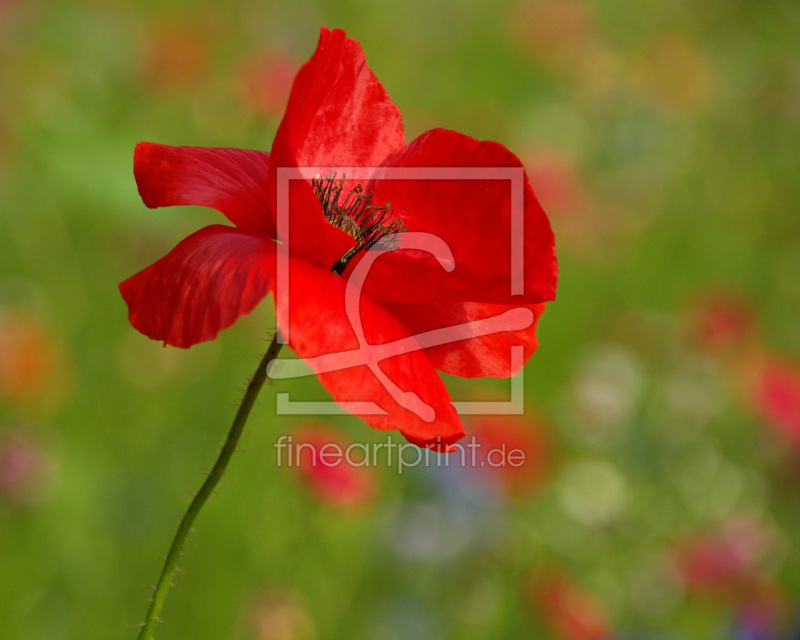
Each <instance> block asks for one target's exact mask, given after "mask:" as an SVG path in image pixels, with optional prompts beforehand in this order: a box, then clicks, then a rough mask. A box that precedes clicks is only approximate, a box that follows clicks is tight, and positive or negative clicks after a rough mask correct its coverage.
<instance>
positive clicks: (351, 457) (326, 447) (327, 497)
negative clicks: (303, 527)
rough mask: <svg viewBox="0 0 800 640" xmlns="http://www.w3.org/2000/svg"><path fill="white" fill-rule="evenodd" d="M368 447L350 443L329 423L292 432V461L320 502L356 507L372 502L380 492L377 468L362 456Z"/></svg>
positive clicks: (290, 454)
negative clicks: (328, 425)
mask: <svg viewBox="0 0 800 640" xmlns="http://www.w3.org/2000/svg"><path fill="white" fill-rule="evenodd" d="M365 449H366V448H365V447H360V446H355V447H354V446H351V443H348V442H346V441H345V440H344V439H343V438H342V437H341V436H340V435H339V434H338V433H337V432H336V431H334V430H333V429H331V428H329V427H327V426H326V425H322V424H313V425H308V426H305V427H303V428H301V429H299V430H297V431H295V432H294V433H293V436H292V442H291V444H290V445H289V449H288V455H289V456H290V459H289V464H290V465H291V466H294V467H295V468H296V469H297V470H298V472H299V474H300V477H301V478H302V480H303V481H304V483H305V485H306V487H307V488H308V490H309V491H310V492H311V493H312V494H313V495H314V496H315V497H316V498H317V499H319V500H320V501H321V502H323V503H324V504H327V505H329V506H332V507H336V508H340V509H353V508H358V507H363V506H366V505H368V504H370V503H371V502H372V501H373V500H374V498H375V497H376V495H377V493H378V479H377V477H376V475H375V472H374V469H372V468H370V467H369V466H368V464H369V462H370V461H369V460H362V459H361V454H362V453H363V452H364V451H365Z"/></svg>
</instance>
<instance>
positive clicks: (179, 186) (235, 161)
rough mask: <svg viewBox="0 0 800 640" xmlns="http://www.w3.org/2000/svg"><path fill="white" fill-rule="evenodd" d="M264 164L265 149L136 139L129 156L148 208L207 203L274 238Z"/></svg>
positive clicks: (244, 227) (248, 228)
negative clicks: (198, 145) (178, 144)
mask: <svg viewBox="0 0 800 640" xmlns="http://www.w3.org/2000/svg"><path fill="white" fill-rule="evenodd" d="M268 168H269V154H268V153H263V152H261V151H249V150H246V149H206V148H202V147H169V146H167V145H163V144H154V143H152V142H140V143H139V144H138V145H136V151H135V152H134V156H133V173H134V175H135V176H136V184H137V185H138V187H139V194H140V195H141V196H142V200H143V201H144V203H145V204H146V205H147V206H148V207H150V208H151V209H153V208H155V207H169V206H173V205H186V204H189V205H199V206H202V207H211V208H212V209H217V210H218V211H221V212H222V213H224V214H225V216H226V217H227V218H228V220H230V221H231V222H232V223H233V224H235V225H236V226H237V227H238V228H239V229H241V230H242V231H246V232H248V233H252V234H255V235H265V236H268V237H275V222H274V220H273V216H272V212H271V209H270V199H269V192H268V189H267V173H268Z"/></svg>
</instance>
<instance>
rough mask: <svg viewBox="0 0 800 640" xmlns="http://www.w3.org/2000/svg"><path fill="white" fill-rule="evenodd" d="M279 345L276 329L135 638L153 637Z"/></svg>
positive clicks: (184, 522) (186, 518)
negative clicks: (181, 562)
mask: <svg viewBox="0 0 800 640" xmlns="http://www.w3.org/2000/svg"><path fill="white" fill-rule="evenodd" d="M282 346H283V345H282V344H281V343H279V342H278V334H277V333H276V334H275V337H274V338H272V342H271V343H270V345H269V348H268V349H267V352H266V353H265V354H264V357H263V358H262V359H261V362H260V363H259V365H258V369H256V372H255V374H253V377H252V378H251V380H250V383H249V384H248V385H247V391H245V393H244V398H242V403H241V404H240V405H239V410H238V411H237V412H236V417H235V418H234V419H233V424H232V425H231V428H230V431H229V432H228V438H227V439H226V440H225V444H224V445H223V446H222V451H220V454H219V457H218V458H217V462H216V463H215V464H214V468H213V469H211V473H209V474H208V477H207V478H206V481H205V482H204V483H203V486H202V487H200V491H198V492H197V494H196V495H195V497H194V499H193V500H192V503H191V504H190V505H189V509H188V510H187V511H186V514H185V515H184V516H183V518H182V519H181V524H180V526H179V527H178V531H177V532H176V533H175V537H174V538H173V539H172V546H171V547H170V548H169V553H168V554H167V557H166V559H165V560H164V568H163V569H162V570H161V576H160V577H159V579H158V584H156V586H155V593H154V594H153V599H152V600H151V602H150V608H149V609H148V610H147V616H146V617H145V620H144V623H143V624H142V628H141V630H140V631H139V635H138V636H137V638H138V640H153V634H154V633H155V626H156V623H157V622H160V620H159V617H158V615H159V613H161V607H163V606H164V601H165V600H166V599H167V593H168V592H169V588H170V586H171V585H172V577H173V576H174V575H175V571H176V570H177V568H178V558H179V557H180V555H181V550H182V549H183V545H184V543H185V542H186V537H187V536H188V535H189V531H191V529H192V524H193V523H194V521H195V519H196V518H197V514H198V513H200V509H202V508H203V505H204V504H205V503H206V500H208V498H209V496H210V495H211V494H212V493H213V491H214V488H215V487H216V486H217V483H218V482H219V481H220V478H222V474H223V473H225V469H226V468H227V467H228V462H230V459H231V456H232V455H233V453H234V451H236V445H237V443H238V442H239V437H240V436H241V435H242V431H243V430H244V425H245V423H246V422H247V418H248V416H249V415H250V410H251V409H252V408H253V404H255V401H256V398H257V397H258V392H259V391H260V390H261V387H262V386H263V385H264V382H265V381H266V380H267V378H268V377H269V376H268V375H267V365H268V364H269V363H270V361H271V360H273V359H274V358H276V357H277V356H278V353H279V352H280V350H281V347H282Z"/></svg>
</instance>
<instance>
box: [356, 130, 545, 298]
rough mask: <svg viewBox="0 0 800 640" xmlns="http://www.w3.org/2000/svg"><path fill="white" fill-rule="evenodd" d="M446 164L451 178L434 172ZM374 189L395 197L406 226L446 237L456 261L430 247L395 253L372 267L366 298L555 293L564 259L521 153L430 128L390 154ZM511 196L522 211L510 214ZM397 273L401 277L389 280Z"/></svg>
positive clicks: (383, 197) (378, 195)
mask: <svg viewBox="0 0 800 640" xmlns="http://www.w3.org/2000/svg"><path fill="white" fill-rule="evenodd" d="M398 168H399V169H401V170H402V171H403V172H404V174H405V175H402V176H399V177H402V178H403V179H397V177H398V173H397V172H396V171H395V174H394V175H395V178H392V171H393V170H395V169H398ZM431 169H433V171H432V170H431ZM443 169H444V171H446V172H447V175H441V173H434V172H441V171H442V170H443ZM368 188H369V189H374V200H375V202H379V203H383V202H390V203H391V206H392V208H393V210H394V213H395V217H396V218H399V219H400V220H402V222H403V224H404V225H405V226H406V227H407V228H408V230H409V231H414V232H423V233H427V234H432V236H434V237H436V238H438V239H440V241H442V240H443V241H444V242H445V243H446V245H447V246H448V247H449V250H450V252H451V253H452V259H453V262H454V265H455V266H454V269H452V271H451V272H446V271H445V270H444V269H443V268H442V266H441V265H440V264H439V263H438V262H437V260H436V259H435V258H434V257H432V256H431V255H426V254H425V253H424V252H419V251H417V252H408V251H404V250H402V249H401V250H398V251H393V252H391V253H389V254H387V255H386V256H385V257H382V258H381V259H380V260H378V261H377V262H376V264H375V265H374V267H373V268H372V273H371V275H370V278H369V279H368V280H367V285H366V291H367V292H368V293H369V294H370V295H373V296H374V297H376V298H378V299H381V300H394V301H403V302H420V301H427V302H430V303H433V302H436V301H440V300H443V299H450V300H474V301H480V302H492V303H495V304H511V305H514V304H517V305H519V304H535V303H539V302H546V301H548V300H553V299H554V298H555V291H556V281H557V277H558V265H557V262H556V257H555V241H554V238H553V232H552V230H551V228H550V223H549V221H548V219H547V216H546V215H545V213H544V211H543V210H542V207H541V206H540V204H539V202H538V201H537V199H536V195H535V194H534V192H533V189H532V187H531V185H530V182H529V181H528V179H527V177H526V176H525V174H524V171H523V169H522V164H521V163H520V161H519V159H518V158H517V157H516V156H514V155H513V154H512V153H511V152H510V151H508V150H507V149H506V148H505V147H503V146H502V145H500V144H497V143H495V142H479V141H478V140H475V139H473V138H470V137H468V136H465V135H462V134H460V133H456V132H454V131H447V130H444V129H434V130H432V131H428V132H427V133H425V134H423V135H421V136H420V137H419V138H417V139H416V140H414V141H413V142H412V143H410V144H409V145H408V146H406V147H405V148H403V149H402V150H401V151H399V152H398V153H396V154H394V155H393V156H392V157H391V158H389V159H388V160H387V163H386V171H385V172H378V173H377V174H376V179H375V180H374V181H373V182H372V183H370V185H369V186H368ZM516 189H520V190H521V191H516ZM512 191H513V193H512ZM515 202H516V203H519V205H520V208H519V210H518V211H517V210H515V211H514V212H513V215H512V206H514V203H515ZM520 237H521V239H520ZM401 242H402V239H401ZM517 243H518V244H517ZM401 247H402V245H401ZM515 249H516V253H514V254H513V255H512V251H514V250H515ZM512 263H513V264H512ZM397 273H403V274H404V277H403V278H402V279H400V278H396V277H392V274H397Z"/></svg>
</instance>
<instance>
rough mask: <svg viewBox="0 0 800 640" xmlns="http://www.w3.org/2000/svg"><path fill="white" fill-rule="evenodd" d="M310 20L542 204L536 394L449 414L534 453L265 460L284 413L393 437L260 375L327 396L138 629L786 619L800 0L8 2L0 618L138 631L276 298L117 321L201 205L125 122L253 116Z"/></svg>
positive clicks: (766, 633)
mask: <svg viewBox="0 0 800 640" xmlns="http://www.w3.org/2000/svg"><path fill="white" fill-rule="evenodd" d="M323 24H324V25H327V26H329V27H341V28H344V29H346V30H347V31H348V34H349V35H351V36H353V37H356V38H357V39H359V40H360V42H361V44H362V46H363V48H364V50H365V51H366V53H367V57H368V61H369V63H370V65H371V67H372V68H373V70H374V71H375V72H376V74H377V75H378V77H379V78H380V79H381V80H382V82H383V83H384V85H385V86H386V88H387V90H388V92H389V94H390V96H391V97H392V98H393V99H394V101H395V102H396V103H397V104H398V106H399V107H400V109H401V110H402V112H403V115H404V118H405V123H406V132H407V139H408V140H411V139H413V138H414V137H416V136H417V135H419V134H420V133H422V132H423V131H425V130H426V129H428V128H431V127H434V126H443V127H447V128H451V129H456V130H459V131H461V132H463V133H466V134H468V135H471V136H474V137H476V138H481V139H492V140H497V141H499V142H501V143H502V144H504V145H506V146H507V147H509V148H510V149H511V150H512V151H514V152H515V153H517V154H518V155H519V156H520V157H521V158H522V159H523V161H524V162H525V164H526V167H527V168H528V172H529V174H530V175H531V177H532V181H533V184H534V188H535V189H536V190H537V193H538V194H539V196H540V199H541V200H542V202H543V204H544V207H545V209H546V210H547V211H548V213H549V214H550V216H551V220H552V223H553V226H554V229H555V232H556V238H557V242H558V251H559V258H560V263H561V280H560V288H559V297H558V300H557V302H555V303H554V304H551V305H550V306H549V308H548V311H547V312H546V314H545V316H544V318H543V320H542V323H541V325H540V332H539V334H540V339H541V347H540V350H539V352H538V353H537V354H536V355H535V357H534V358H533V359H532V361H531V362H530V364H529V365H528V367H527V368H526V371H525V376H524V388H525V399H526V415H525V416H523V417H519V418H517V419H516V420H511V421H507V420H495V421H493V420H491V419H486V420H481V421H471V422H470V423H469V424H468V430H470V433H473V429H474V432H475V433H479V434H483V437H485V438H487V441H492V442H495V443H497V442H501V443H510V442H513V443H515V446H518V447H519V448H521V449H523V450H524V451H525V452H526V455H527V461H526V465H527V467H525V468H524V470H523V471H521V472H519V473H517V474H516V475H515V474H512V473H509V474H507V475H501V476H490V475H489V474H487V473H486V471H485V470H482V469H471V468H463V467H459V466H458V465H454V466H453V467H452V468H448V469H442V468H440V467H437V464H436V463H435V460H433V459H432V460H431V461H429V464H428V465H427V466H425V465H420V466H418V467H415V468H413V469H407V470H406V471H405V472H404V473H403V474H402V475H401V474H398V473H397V470H396V468H394V467H392V466H390V465H379V466H378V467H370V468H363V467H359V468H355V469H343V470H342V474H341V477H338V476H337V478H335V479H334V482H333V484H331V481H330V479H327V480H326V479H325V478H319V477H317V476H315V475H314V474H313V473H307V472H306V473H304V472H301V471H299V470H298V469H296V468H292V469H287V468H285V467H280V468H279V467H278V466H277V465H276V459H275V448H274V444H275V442H276V441H277V439H278V437H279V436H280V435H284V434H295V435H297V437H298V438H299V437H301V435H302V434H304V433H305V434H309V433H311V434H312V435H313V434H315V433H316V434H317V435H319V433H320V430H328V431H325V432H324V433H327V434H328V436H326V437H329V438H331V439H333V440H336V439H341V441H342V442H345V443H346V442H361V443H365V442H367V443H370V442H371V443H378V442H382V441H383V440H382V434H379V433H376V432H373V431H372V430H370V429H369V428H368V427H366V426H365V425H364V424H363V423H362V422H360V421H358V420H356V419H353V418H347V417H336V418H332V419H330V420H326V421H325V422H324V423H321V421H320V419H319V418H308V417H303V416H279V417H276V416H275V399H274V396H275V392H289V393H291V394H293V395H292V397H293V398H309V399H324V394H323V392H322V391H321V390H320V388H319V387H318V385H317V384H316V382H314V381H296V382H295V381H285V382H284V381H281V382H280V383H279V384H278V385H277V386H276V387H275V389H270V388H267V389H265V391H264V392H263V393H262V399H261V403H260V407H259V408H258V410H257V413H256V414H255V415H254V417H253V419H251V421H250V424H249V426H248V429H247V434H246V436H245V438H244V441H243V444H242V447H241V448H242V451H241V452H240V453H239V454H237V456H236V457H235V458H234V461H233V464H232V467H231V469H230V471H229V473H228V475H227V476H226V478H225V480H224V481H223V484H222V486H221V487H220V490H219V492H218V496H217V497H216V498H215V499H213V500H212V501H211V503H210V504H209V506H208V507H207V508H206V510H205V511H204V512H203V513H202V514H201V516H200V519H199V521H198V523H197V529H198V532H197V534H196V535H195V536H194V537H193V540H194V542H195V544H194V545H189V548H188V557H187V558H185V560H184V562H183V563H182V568H183V569H184V570H185V574H181V575H179V576H178V579H177V584H178V587H179V588H180V591H178V590H174V591H173V592H172V593H171V595H170V598H169V600H168V601H167V604H166V607H165V609H164V611H163V618H165V620H166V622H167V624H165V625H164V626H163V627H161V629H160V634H159V635H158V638H159V640H161V639H163V640H168V639H170V638H173V639H178V638H192V639H194V640H201V639H205V638H236V639H240V640H244V639H247V640H308V639H312V638H318V639H320V640H322V639H331V640H332V639H335V638H347V639H348V640H350V639H353V638H357V639H359V638H364V639H377V640H405V639H412V638H413V639H415V640H420V639H422V640H426V639H447V638H459V639H464V638H466V639H471V638H474V639H476V640H477V639H483V638H507V639H511V638H520V637H532V638H555V639H562V640H583V639H586V640H601V639H603V638H629V639H633V638H641V639H643V638H659V639H684V638H686V639H706V638H708V639H712V638H713V639H716V638H740V639H742V640H744V639H748V640H752V639H758V640H766V639H772V638H780V639H784V638H785V639H787V640H788V639H792V638H797V637H798V633H800V631H798V629H800V617H798V604H799V603H800V552H799V551H798V547H797V545H796V542H797V537H798V533H799V532H800V495H799V494H798V487H800V364H799V363H800V330H798V319H800V180H799V179H798V170H800V161H799V154H798V149H800V55H799V54H800V45H799V44H798V42H800V40H799V39H798V33H800V5H798V4H797V3H796V2H793V1H790V0H778V1H776V2H768V3H767V2H765V3H761V2H748V1H745V0H739V1H736V0H727V1H725V0H700V1H699V2H686V1H682V2H680V1H679V2H652V1H645V2H634V1H633V0H608V1H605V2H599V1H595V2H593V1H591V0H564V1H559V2H553V1H547V0H534V1H525V0H499V1H496V2H492V3H483V2H478V1H477V0H475V1H469V0H460V1H459V2H455V1H453V0H446V1H443V2H430V1H423V0H408V1H406V2H404V3H379V2H377V1H372V2H370V1H368V0H360V1H359V0H341V1H334V0H319V1H318V2H306V1H302V2H289V1H277V0H276V1H269V0H261V1H257V2H256V1H244V0H239V1H234V2H228V3H221V2H190V1H189V0H167V1H163V0H162V1H159V2H155V1H149V2H139V3H135V4H134V3H132V2H114V1H112V0H93V1H92V0H86V1H84V2H77V1H76V2H56V1H47V0H26V1H23V0H0V207H2V208H1V209H0V636H1V637H3V638H10V639H24V640H61V639H78V638H80V639H81V640H91V639H94V638H97V639H100V638H103V639H108V638H133V637H135V630H134V626H135V625H136V623H137V622H140V621H141V619H142V616H143V615H144V611H145V608H146V602H145V599H146V598H147V597H148V596H149V593H150V592H149V591H148V590H147V589H146V588H145V587H144V586H142V585H148V584H152V583H153V582H154V581H155V579H156V577H157V575H158V572H159V571H160V565H161V561H160V559H159V558H160V557H161V556H163V555H164V554H165V553H166V550H167V547H168V544H169V539H170V536H171V534H172V532H173V531H174V530H175V528H176V526H177V516H178V515H179V514H180V513H181V512H182V510H183V509H185V508H186V506H187V504H188V500H189V493H190V492H191V491H193V490H196V489H197V488H198V486H199V484H200V483H201V482H202V480H203V478H204V476H203V472H204V471H205V470H207V469H208V468H210V466H211V464H212V462H213V459H214V456H215V455H216V453H217V448H218V446H219V444H220V443H221V441H222V438H223V436H224V433H225V431H226V429H227V428H228V426H229V423H230V420H231V418H232V415H233V412H234V407H235V403H236V401H237V400H238V399H239V397H240V395H241V391H242V388H243V384H244V382H245V380H246V378H247V376H248V375H250V373H251V370H252V369H253V368H254V366H255V364H256V362H257V360H256V358H257V356H258V355H260V353H261V352H262V351H263V350H264V348H265V347H266V344H267V339H268V337H269V329H270V328H274V320H273V318H272V312H271V308H270V303H269V302H265V303H263V304H262V305H261V306H260V307H259V308H258V310H257V311H256V312H254V313H253V314H251V315H250V316H248V317H247V318H243V319H241V320H240V321H239V322H238V323H237V324H236V326H235V327H234V328H232V329H229V330H227V331H225V332H224V333H223V334H221V336H220V337H219V339H217V340H216V341H214V342H213V343H208V344H203V345H199V346H196V347H193V348H192V349H191V350H189V351H181V350H176V349H164V348H163V347H161V346H160V345H159V344H156V343H153V342H150V341H148V340H147V339H146V338H144V337H143V336H141V335H139V334H138V333H136V332H135V331H134V330H133V329H131V328H130V326H129V325H128V323H127V310H126V308H125V305H124V303H123V301H122V300H121V298H120V296H119V293H118V291H117V284H118V282H119V281H120V280H123V279H125V278H126V277H128V276H129V275H131V274H133V273H134V272H136V271H138V270H140V269H141V268H143V267H144V266H146V265H148V264H150V263H151V262H152V261H154V260H155V259H157V258H158V257H160V256H161V255H163V254H164V253H166V252H167V251H168V250H169V249H170V248H171V247H172V246H174V245H175V244H176V243H177V242H178V241H179V240H180V239H182V238H183V237H185V236H186V235H187V234H188V233H190V232H191V231H194V230H196V229H198V228H199V227H201V226H203V225H205V224H209V223H211V222H220V221H222V219H221V217H220V216H219V215H218V214H216V213H215V212H213V211H207V210H202V209H197V208H188V207H187V208H179V209H169V210H157V211H150V210H147V209H146V208H145V207H144V206H143V205H142V203H141V201H140V199H139V197H138V194H137V191H136V185H135V183H134V180H133V175H132V154H133V148H134V146H135V144H136V143H137V142H139V141H140V140H150V141H154V142H161V143H166V144H175V145H180V144H187V145H197V146H231V147H246V148H257V149H264V150H268V149H269V147H270V145H271V141H272V137H273V135H274V132H275V130H276V127H277V124H278V122H279V120H280V117H281V114H282V110H283V105H284V102H285V99H286V96H287V94H288V87H289V83H290V82H291V78H292V77H293V74H294V72H295V71H296V69H297V67H298V66H299V65H300V64H301V63H302V62H303V61H305V60H306V59H307V58H308V57H309V56H310V55H311V53H312V52H313V50H314V47H315V45H316V41H317V37H318V30H319V27H320V25H323ZM448 386H449V387H450V389H451V390H452V394H453V396H454V398H455V399H476V398H477V399H480V398H485V399H504V398H506V397H507V394H508V383H507V382H503V381H501V382H467V381H461V380H455V379H452V380H448ZM312 423H313V424H314V425H315V426H314V427H313V428H314V429H316V431H313V432H311V431H309V429H310V428H311V427H310V426H309V425H311V424H312ZM309 437H310V436H309ZM348 474H352V475H348ZM326 483H327V484H326Z"/></svg>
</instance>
